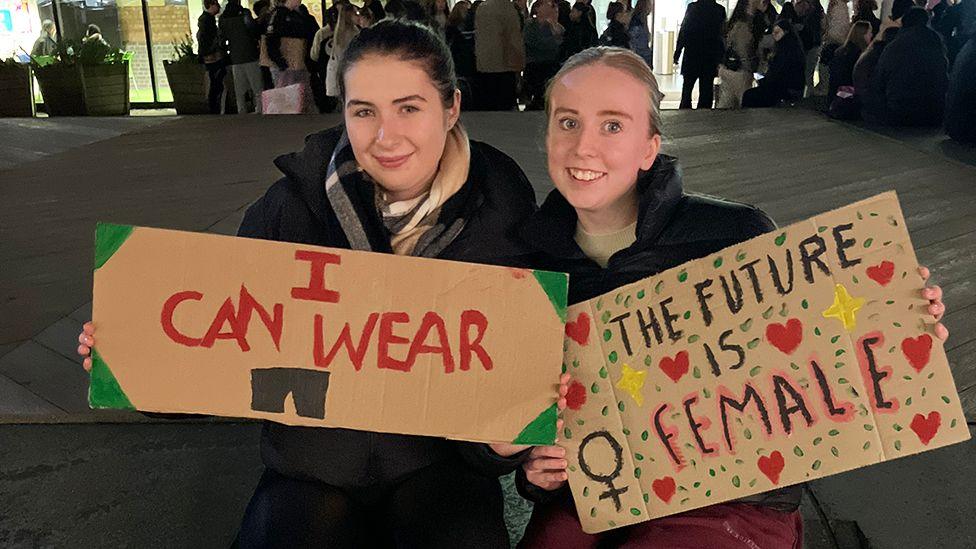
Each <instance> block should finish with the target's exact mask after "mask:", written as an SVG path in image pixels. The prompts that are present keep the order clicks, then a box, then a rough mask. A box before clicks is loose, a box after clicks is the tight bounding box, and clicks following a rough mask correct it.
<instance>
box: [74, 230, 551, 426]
mask: <svg viewBox="0 0 976 549" xmlns="http://www.w3.org/2000/svg"><path fill="white" fill-rule="evenodd" d="M95 247H96V252H95V255H96V257H95V269H96V270H95V289H94V305H93V317H94V322H95V326H96V329H97V341H96V345H97V348H96V349H94V350H93V358H94V360H93V362H94V365H93V369H92V376H91V386H90V391H89V402H90V405H91V406H92V407H93V408H135V409H138V410H144V411H153V412H196V413H206V414H215V415H222V416H232V417H248V418H261V419H269V420H272V421H277V422H280V423H285V424H289V425H304V426H322V427H346V428H350V429H361V430H368V431H380V432H390V433H404V434H414V435H431V436H440V437H446V438H452V439H463V440H473V441H484V442H516V443H524V444H551V443H552V441H553V440H554V438H555V429H556V428H555V421H556V405H555V400H556V398H555V397H556V387H557V384H558V380H559V364H560V358H561V353H562V345H563V322H564V319H565V314H566V290H567V276H566V275H565V274H561V273H549V272H543V271H531V270H522V269H511V268H505V267H491V266H485V265H474V264H468V263H459V262H452V261H441V260H434V259H421V258H415V257H401V256H393V255H387V254H377V253H369V252H354V251H350V250H337V249H330V248H322V247H317V246H309V245H301V244H291V243H283V242H271V241H266V240H255V239H247V238H235V237H226V236H216V235H206V234H197V233H187V232H177V231H167V230H159V229H149V228H143V227H135V228H133V227H130V226H122V225H108V224H99V226H98V228H97V230H96V246H95Z"/></svg>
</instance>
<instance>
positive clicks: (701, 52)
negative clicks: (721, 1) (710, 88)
mask: <svg viewBox="0 0 976 549" xmlns="http://www.w3.org/2000/svg"><path fill="white" fill-rule="evenodd" d="M724 37H725V8H723V7H722V6H720V5H718V3H716V2H715V0H695V1H694V2H692V3H691V4H688V9H687V11H685V18H684V20H683V21H682V22H681V30H680V31H678V43H677V45H676V47H675V50H674V58H675V59H677V58H678V56H679V55H681V52H682V51H684V59H683V60H682V61H681V74H682V75H684V76H694V75H702V76H705V77H708V76H712V77H714V76H715V75H717V74H718V64H719V62H721V61H722V56H723V55H724V54H725V39H724Z"/></svg>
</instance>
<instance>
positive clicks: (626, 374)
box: [617, 364, 647, 406]
mask: <svg viewBox="0 0 976 549" xmlns="http://www.w3.org/2000/svg"><path fill="white" fill-rule="evenodd" d="M621 373H622V374H623V375H622V377H621V378H620V381H618V382H617V388H618V389H623V390H624V391H627V392H628V393H630V397H631V398H633V399H634V402H636V403H637V405H638V406H643V405H644V393H643V389H644V378H645V377H647V372H640V371H637V370H634V369H632V368H631V367H630V366H627V365H626V364H624V367H623V368H622V369H621Z"/></svg>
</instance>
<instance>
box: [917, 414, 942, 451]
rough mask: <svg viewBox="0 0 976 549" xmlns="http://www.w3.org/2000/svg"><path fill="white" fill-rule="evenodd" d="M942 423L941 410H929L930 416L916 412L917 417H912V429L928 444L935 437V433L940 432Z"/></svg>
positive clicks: (919, 438)
mask: <svg viewBox="0 0 976 549" xmlns="http://www.w3.org/2000/svg"><path fill="white" fill-rule="evenodd" d="M940 425H942V416H941V415H940V414H939V412H929V417H925V416H923V415H922V414H915V417H913V418H912V425H911V427H912V431H915V434H916V435H918V440H921V441H922V444H924V445H926V446H928V444H929V442H930V441H931V440H932V438H934V437H935V433H937V432H939V426H940Z"/></svg>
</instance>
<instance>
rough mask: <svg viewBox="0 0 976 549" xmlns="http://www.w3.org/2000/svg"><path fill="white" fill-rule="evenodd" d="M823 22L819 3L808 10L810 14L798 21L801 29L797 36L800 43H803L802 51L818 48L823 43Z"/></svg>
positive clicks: (822, 12)
mask: <svg viewBox="0 0 976 549" xmlns="http://www.w3.org/2000/svg"><path fill="white" fill-rule="evenodd" d="M818 8H819V9H818ZM823 20H824V11H823V8H822V7H820V4H819V2H818V4H817V6H816V7H814V8H811V9H810V13H808V14H806V15H804V16H803V17H802V18H801V19H800V23H801V25H802V27H801V28H800V32H799V34H800V41H801V42H803V51H808V50H811V49H813V48H816V47H819V46H820V44H822V43H823Z"/></svg>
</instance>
